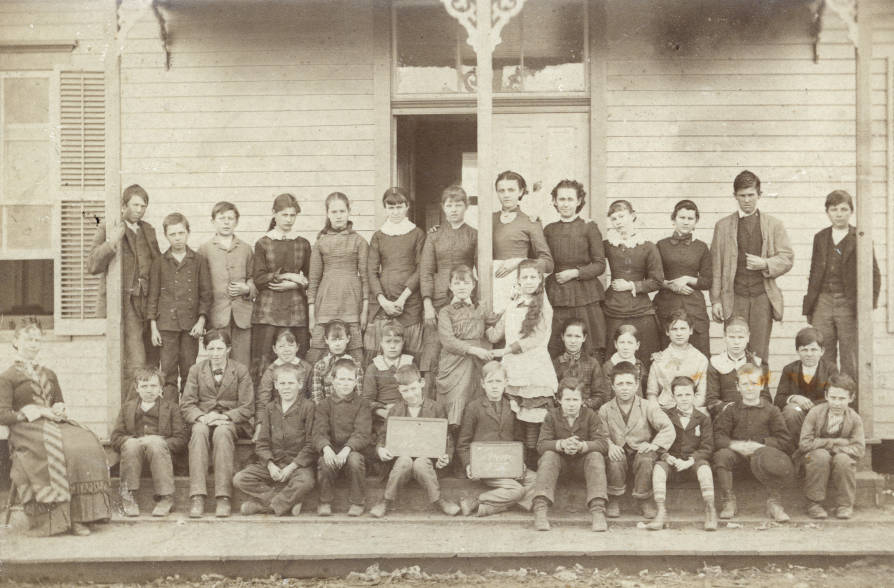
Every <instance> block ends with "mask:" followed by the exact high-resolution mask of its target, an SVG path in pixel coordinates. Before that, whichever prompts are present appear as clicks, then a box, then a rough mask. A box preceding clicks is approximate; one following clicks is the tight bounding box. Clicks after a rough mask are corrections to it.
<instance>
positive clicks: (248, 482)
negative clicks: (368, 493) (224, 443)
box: [233, 363, 316, 516]
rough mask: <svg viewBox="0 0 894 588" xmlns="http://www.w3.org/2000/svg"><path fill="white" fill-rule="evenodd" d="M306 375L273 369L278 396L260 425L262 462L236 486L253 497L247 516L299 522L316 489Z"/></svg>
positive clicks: (292, 368)
mask: <svg viewBox="0 0 894 588" xmlns="http://www.w3.org/2000/svg"><path fill="white" fill-rule="evenodd" d="M305 371H306V370H305V368H304V367H303V366H301V367H299V366H296V365H294V364H291V363H282V364H279V365H275V366H274V367H273V385H274V388H275V390H276V394H274V395H273V399H272V400H270V402H268V403H267V406H265V407H264V411H263V412H262V413H261V422H260V423H258V435H257V441H255V454H256V455H257V456H258V462H257V463H253V464H250V465H249V466H248V467H246V468H245V469H243V470H242V471H240V472H239V473H237V474H236V476H235V477H234V478H233V485H234V486H236V487H237V488H239V489H240V490H242V492H244V493H245V494H248V495H249V496H251V497H252V500H247V501H245V502H243V503H242V507H241V511H242V514H244V515H252V514H258V513H267V512H273V513H274V514H275V515H277V516H284V515H287V514H289V513H291V514H292V515H293V516H298V513H300V512H301V499H302V498H303V497H304V496H305V495H306V494H307V493H308V492H310V491H311V489H313V487H314V469H313V467H314V461H315V460H316V453H315V452H314V449H313V443H312V434H313V422H314V403H313V401H311V400H309V399H308V398H306V397H305V395H304V391H303V390H302V389H301V388H302V384H303V383H304V382H305V377H306V376H305Z"/></svg>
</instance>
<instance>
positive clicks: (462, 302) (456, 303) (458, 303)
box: [453, 300, 472, 308]
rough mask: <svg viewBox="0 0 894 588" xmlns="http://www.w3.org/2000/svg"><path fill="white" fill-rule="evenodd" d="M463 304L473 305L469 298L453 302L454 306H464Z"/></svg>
mask: <svg viewBox="0 0 894 588" xmlns="http://www.w3.org/2000/svg"><path fill="white" fill-rule="evenodd" d="M463 306H472V303H471V302H469V301H468V300H457V301H456V302H454V303H453V308H462V307H463Z"/></svg>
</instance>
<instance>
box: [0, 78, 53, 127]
mask: <svg viewBox="0 0 894 588" xmlns="http://www.w3.org/2000/svg"><path fill="white" fill-rule="evenodd" d="M49 87H50V81H49V80H48V79H47V78H5V79H4V80H3V109H4V114H5V117H6V124H22V123H38V124H39V123H47V122H49V120H50V105H49Z"/></svg>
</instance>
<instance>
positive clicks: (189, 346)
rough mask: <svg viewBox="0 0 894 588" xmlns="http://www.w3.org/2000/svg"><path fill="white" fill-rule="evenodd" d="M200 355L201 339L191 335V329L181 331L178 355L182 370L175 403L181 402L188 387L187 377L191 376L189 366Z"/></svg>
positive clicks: (193, 363) (180, 370) (180, 369)
mask: <svg viewBox="0 0 894 588" xmlns="http://www.w3.org/2000/svg"><path fill="white" fill-rule="evenodd" d="M198 356H199V340H198V339H196V338H195V337H191V336H190V335H189V331H181V332H180V345H179V353H178V356H177V362H178V364H179V366H178V367H179V372H180V373H179V376H180V388H179V389H178V391H177V398H176V399H175V400H174V404H177V403H178V402H179V400H180V395H181V394H183V390H184V389H186V378H187V376H189V368H191V367H192V366H193V365H195V363H196V358H197V357H198Z"/></svg>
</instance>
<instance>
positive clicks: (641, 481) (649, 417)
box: [599, 361, 676, 519]
mask: <svg viewBox="0 0 894 588" xmlns="http://www.w3.org/2000/svg"><path fill="white" fill-rule="evenodd" d="M638 377H639V372H638V371H637V368H636V366H635V365H633V364H632V363H630V362H626V361H623V362H621V363H619V364H618V365H616V366H615V367H614V368H613V369H612V373H611V382H612V390H613V391H614V393H615V397H614V398H613V399H612V400H610V401H609V402H606V403H605V404H603V405H602V407H601V408H600V409H599V417H600V418H601V419H602V422H603V423H604V424H605V426H606V428H607V429H608V434H609V440H608V452H607V455H608V457H607V459H606V467H605V469H606V473H607V476H608V496H609V498H608V507H607V508H606V512H605V514H606V516H607V517H609V518H617V517H619V516H621V504H620V502H619V501H618V497H619V496H623V495H624V493H625V492H626V491H627V474H628V472H629V471H630V470H632V471H633V497H634V498H636V499H637V500H638V501H639V506H640V511H641V512H642V515H643V516H644V517H645V518H647V519H653V518H655V515H656V514H657V511H656V508H655V505H654V503H653V502H652V500H651V497H652V469H653V466H654V464H655V460H657V459H658V455H659V454H660V453H661V452H665V451H667V450H668V449H670V447H671V445H672V444H673V442H674V438H675V435H676V434H675V433H674V425H673V424H672V423H671V421H670V419H669V418H668V417H667V415H666V414H665V413H664V411H663V410H661V409H660V408H658V405H657V404H656V403H653V402H649V401H647V400H644V399H643V398H641V397H639V396H637V393H636V392H637V388H638V386H639V382H638Z"/></svg>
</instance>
